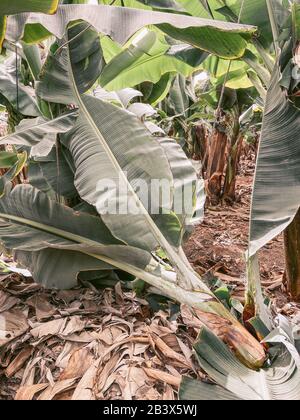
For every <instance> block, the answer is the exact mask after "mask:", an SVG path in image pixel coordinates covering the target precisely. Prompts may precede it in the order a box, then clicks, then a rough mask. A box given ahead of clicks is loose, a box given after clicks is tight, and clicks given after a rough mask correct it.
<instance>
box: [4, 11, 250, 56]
mask: <svg viewBox="0 0 300 420" xmlns="http://www.w3.org/2000/svg"><path fill="white" fill-rule="evenodd" d="M78 19H82V20H85V21H86V22H88V23H89V24H91V25H92V26H93V27H95V28H96V29H97V31H98V32H101V33H102V34H106V35H109V36H111V37H112V38H113V39H114V40H115V41H116V42H119V43H120V44H124V43H125V42H126V41H127V40H128V39H129V38H130V37H131V36H132V35H134V34H135V33H136V32H137V31H138V30H139V29H141V28H143V27H145V26H147V25H156V26H157V27H158V28H159V29H161V30H162V31H163V32H165V33H166V34H167V35H169V36H171V37H173V38H175V39H178V40H180V41H183V42H185V43H188V44H191V45H193V46H194V47H197V48H200V49H202V50H204V51H207V52H211V53H214V54H217V55H219V56H221V57H224V58H228V59H231V58H232V59H234V58H238V57H241V56H243V54H244V52H245V49H246V47H247V43H248V41H249V40H251V38H252V36H253V35H254V34H255V31H256V30H255V28H254V27H253V26H246V25H238V24H231V23H227V22H217V21H208V20H205V19H200V18H193V17H189V16H183V15H176V14H169V13H161V12H152V11H148V10H136V9H126V8H120V7H114V6H92V5H86V6H84V7H80V6H76V5H70V6H60V7H59V8H58V10H57V13H56V14H55V15H53V16H47V15H43V14H34V13H33V14H20V15H15V16H10V17H9V19H8V27H7V39H8V40H10V41H14V42H15V41H16V40H19V39H20V38H22V36H23V33H24V27H25V24H26V23H27V24H28V23H29V24H41V25H42V26H43V27H45V28H46V29H47V30H48V31H50V32H51V33H52V34H53V35H55V36H56V37H57V38H60V39H61V38H62V37H63V36H64V32H65V27H66V25H67V24H68V23H69V22H70V21H74V20H78Z"/></svg>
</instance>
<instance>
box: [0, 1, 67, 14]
mask: <svg viewBox="0 0 300 420" xmlns="http://www.w3.org/2000/svg"><path fill="white" fill-rule="evenodd" d="M58 3H59V0H26V1H20V0H1V13H2V14H4V15H14V14H17V13H24V12H37V13H50V14H52V13H55V11H56V9H57V6H58Z"/></svg>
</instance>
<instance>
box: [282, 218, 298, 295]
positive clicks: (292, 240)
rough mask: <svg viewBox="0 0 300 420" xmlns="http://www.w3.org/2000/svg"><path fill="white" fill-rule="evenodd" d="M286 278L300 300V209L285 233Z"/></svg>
mask: <svg viewBox="0 0 300 420" xmlns="http://www.w3.org/2000/svg"><path fill="white" fill-rule="evenodd" d="M284 245H285V261H286V280H287V284H288V289H289V292H290V293H291V295H292V297H293V299H295V300H297V301H300V210H298V213H297V214H296V217H295V219H294V220H293V222H292V223H291V224H290V226H289V227H288V228H287V229H286V230H285V233H284Z"/></svg>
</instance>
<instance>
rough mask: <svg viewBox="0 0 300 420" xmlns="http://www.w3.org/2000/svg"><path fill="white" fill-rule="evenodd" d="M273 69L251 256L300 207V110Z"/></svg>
mask: <svg viewBox="0 0 300 420" xmlns="http://www.w3.org/2000/svg"><path fill="white" fill-rule="evenodd" d="M280 79H281V72H280V69H279V68H278V67H277V69H276V70H275V72H274V75H273V79H272V83H271V86H270V89H269V91H268V95H267V100H266V107H265V114H264V119H263V128H262V135H261V142H260V147H259V153H258V161H257V168H256V175H255V182H254V190H253V201H252V212H251V229H250V256H252V255H254V254H255V253H256V252H257V251H258V250H260V249H261V248H262V247H263V246H264V245H266V244H267V243H268V242H269V241H271V240H272V239H273V238H275V237H276V236H277V235H279V234H280V233H281V232H282V231H283V230H284V229H285V228H286V227H287V226H288V225H289V224H290V223H291V222H292V220H293V219H294V217H295V215H296V213H297V211H298V209H299V206H300V198H299V197H300V182H299V180H300V173H299V171H300V169H299V168H300V144H299V141H298V140H299V139H298V134H297V133H298V132H299V124H300V111H299V109H298V108H297V107H296V106H295V105H294V104H293V102H292V101H290V100H289V98H288V96H287V92H286V90H285V89H284V88H282V87H281V86H280Z"/></svg>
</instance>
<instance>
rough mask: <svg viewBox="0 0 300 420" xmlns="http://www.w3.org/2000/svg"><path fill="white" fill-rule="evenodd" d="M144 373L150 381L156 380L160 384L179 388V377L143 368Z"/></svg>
mask: <svg viewBox="0 0 300 420" xmlns="http://www.w3.org/2000/svg"><path fill="white" fill-rule="evenodd" d="M143 369H144V371H145V373H146V374H147V375H148V376H149V377H150V378H152V379H156V380H158V381H160V382H163V383H166V384H169V385H172V386H174V387H175V388H179V386H180V382H181V377H177V376H173V375H170V374H169V373H166V372H163V371H161V370H156V369H149V368H143Z"/></svg>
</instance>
